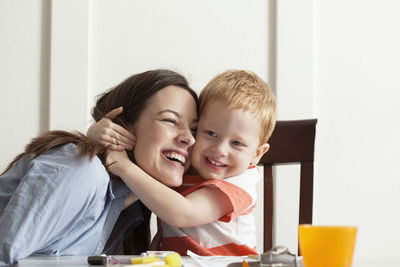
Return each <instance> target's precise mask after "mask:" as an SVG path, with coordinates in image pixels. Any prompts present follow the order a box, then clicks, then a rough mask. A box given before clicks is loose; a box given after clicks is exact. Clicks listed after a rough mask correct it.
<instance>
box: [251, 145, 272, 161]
mask: <svg viewBox="0 0 400 267" xmlns="http://www.w3.org/2000/svg"><path fill="white" fill-rule="evenodd" d="M268 149H269V144H268V143H264V144H261V145H260V146H259V147H258V148H257V150H256V154H255V155H254V158H253V160H252V161H251V165H257V164H258V162H259V161H260V159H261V157H262V156H263V155H264V154H265V152H267V151H268Z"/></svg>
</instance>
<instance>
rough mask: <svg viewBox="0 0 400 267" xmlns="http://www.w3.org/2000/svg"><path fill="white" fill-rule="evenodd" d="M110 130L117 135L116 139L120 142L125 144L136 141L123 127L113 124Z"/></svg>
mask: <svg viewBox="0 0 400 267" xmlns="http://www.w3.org/2000/svg"><path fill="white" fill-rule="evenodd" d="M112 129H113V130H114V131H115V132H116V133H117V134H118V136H117V138H118V139H119V140H120V141H123V142H125V143H128V144H129V143H131V144H132V143H133V142H135V141H136V137H135V136H134V135H133V134H132V133H130V132H129V131H128V130H126V129H125V128H124V127H122V126H120V125H118V124H113V125H112Z"/></svg>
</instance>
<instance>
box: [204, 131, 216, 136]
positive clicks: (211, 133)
mask: <svg viewBox="0 0 400 267" xmlns="http://www.w3.org/2000/svg"><path fill="white" fill-rule="evenodd" d="M206 134H207V135H209V136H212V137H217V134H216V133H214V132H213V131H206Z"/></svg>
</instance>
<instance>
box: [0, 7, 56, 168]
mask: <svg viewBox="0 0 400 267" xmlns="http://www.w3.org/2000/svg"><path fill="white" fill-rule="evenodd" d="M46 10H47V8H46V7H43V6H42V1H36V0H34V1H0V38H1V40H0V59H1V61H0V62H1V63H0V99H1V104H0V121H1V132H0V135H1V154H0V169H4V168H5V167H6V165H7V163H8V162H9V161H11V158H13V157H14V156H16V155H17V154H18V152H19V151H21V150H22V149H23V148H24V145H25V144H26V143H27V142H28V141H29V140H30V138H32V137H34V136H36V135H37V134H38V133H39V132H40V131H41V130H43V129H45V128H46V127H47V121H48V120H47V114H48V108H47V102H48V101H47V99H48V96H47V95H48V80H47V78H48V75H47V73H48V68H49V67H48V66H49V64H48V54H47V51H45V50H46V49H48V48H49V44H48V34H47V32H48V30H47V27H48V17H47V16H46ZM44 23H46V25H43V24H44Z"/></svg>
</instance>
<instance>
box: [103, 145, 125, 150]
mask: <svg viewBox="0 0 400 267" xmlns="http://www.w3.org/2000/svg"><path fill="white" fill-rule="evenodd" d="M105 147H107V148H108V149H110V150H114V151H123V150H125V149H126V148H125V147H124V146H121V145H115V144H113V143H107V144H106V145H105Z"/></svg>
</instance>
